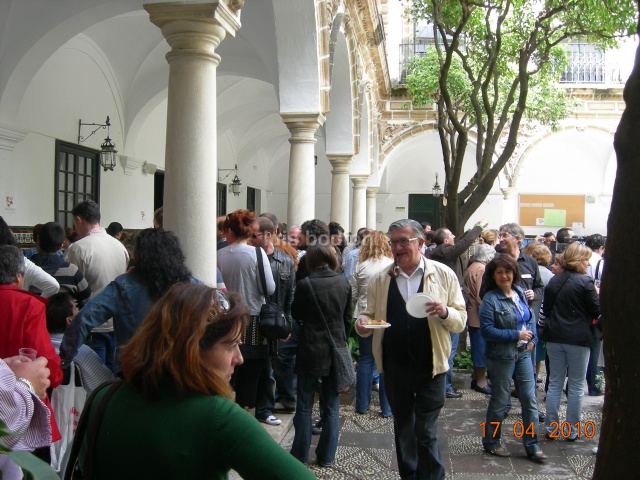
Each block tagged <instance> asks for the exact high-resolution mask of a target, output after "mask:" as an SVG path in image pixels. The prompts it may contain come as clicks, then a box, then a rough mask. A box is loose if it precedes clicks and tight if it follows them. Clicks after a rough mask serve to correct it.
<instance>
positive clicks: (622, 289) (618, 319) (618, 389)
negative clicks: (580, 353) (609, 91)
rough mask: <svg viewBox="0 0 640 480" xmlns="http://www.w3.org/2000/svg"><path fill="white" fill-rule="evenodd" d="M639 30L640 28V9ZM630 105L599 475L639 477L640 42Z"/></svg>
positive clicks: (609, 267)
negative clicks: (639, 133)
mask: <svg viewBox="0 0 640 480" xmlns="http://www.w3.org/2000/svg"><path fill="white" fill-rule="evenodd" d="M638 21H639V26H638V33H639V34H640V11H639V19H638ZM624 100H625V103H626V108H625V111H624V113H623V115H622V118H621V120H620V124H619V125H618V130H617V131H616V134H615V138H614V147H615V151H616V155H617V160H618V170H617V173H616V181H615V185H614V189H613V200H612V202H611V212H610V213H609V220H608V224H607V234H608V237H607V246H606V273H605V275H606V276H605V279H606V280H605V281H604V282H603V284H602V290H601V296H600V298H601V304H602V318H603V328H604V335H605V340H604V356H605V362H606V367H605V379H606V396H605V401H604V414H603V420H602V431H601V432H600V444H599V445H598V456H597V459H596V467H595V471H594V476H593V478H594V479H603V480H604V479H611V478H637V475H639V473H638V472H640V455H639V454H638V427H639V426H640V409H639V408H638V399H639V398H640V368H639V367H638V355H637V349H638V347H639V346H640V322H639V321H638V287H637V285H638V283H637V282H638V281H637V274H638V272H639V271H640V254H639V253H638V250H637V248H636V245H637V242H638V239H639V238H640V222H638V220H637V214H638V212H640V195H638V180H639V179H640V142H638V132H640V48H638V50H637V51H636V58H635V66H634V69H633V71H632V73H631V76H630V77H629V80H627V84H626V86H625V88H624Z"/></svg>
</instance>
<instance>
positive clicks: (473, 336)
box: [449, 327, 487, 368]
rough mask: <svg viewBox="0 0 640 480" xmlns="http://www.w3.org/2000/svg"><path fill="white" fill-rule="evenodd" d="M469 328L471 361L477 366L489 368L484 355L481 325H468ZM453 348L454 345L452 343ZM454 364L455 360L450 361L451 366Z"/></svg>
mask: <svg viewBox="0 0 640 480" xmlns="http://www.w3.org/2000/svg"><path fill="white" fill-rule="evenodd" d="M468 328H469V341H470V342H471V361H472V362H473V366H474V367H476V368H487V362H486V360H485V357H484V349H485V344H484V338H483V337H482V335H481V334H480V327H468ZM451 348H452V349H453V345H451ZM452 365H453V362H451V363H449V367H450V368H451V366H452Z"/></svg>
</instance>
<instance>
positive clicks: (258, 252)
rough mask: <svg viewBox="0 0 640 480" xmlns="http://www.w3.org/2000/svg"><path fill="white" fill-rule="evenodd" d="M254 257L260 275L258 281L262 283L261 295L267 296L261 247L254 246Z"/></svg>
mask: <svg viewBox="0 0 640 480" xmlns="http://www.w3.org/2000/svg"><path fill="white" fill-rule="evenodd" d="M256 257H257V261H258V273H259V275H260V283H261V284H262V296H263V297H264V298H265V300H266V298H267V280H266V278H265V276H264V264H263V263H262V249H261V248H260V247H256Z"/></svg>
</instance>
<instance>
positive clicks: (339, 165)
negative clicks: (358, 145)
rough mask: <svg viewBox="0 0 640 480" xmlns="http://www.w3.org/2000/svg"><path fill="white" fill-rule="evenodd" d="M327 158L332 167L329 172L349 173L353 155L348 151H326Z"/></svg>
mask: <svg viewBox="0 0 640 480" xmlns="http://www.w3.org/2000/svg"><path fill="white" fill-rule="evenodd" d="M327 160H329V163H330V164H331V166H332V167H333V169H332V170H331V173H349V166H350V165H351V162H352V161H353V155H352V154H350V153H327Z"/></svg>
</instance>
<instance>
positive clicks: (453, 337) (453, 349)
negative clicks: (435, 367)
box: [446, 332, 460, 392]
mask: <svg viewBox="0 0 640 480" xmlns="http://www.w3.org/2000/svg"><path fill="white" fill-rule="evenodd" d="M449 337H450V338H451V353H450V354H449V371H448V372H447V375H446V384H447V387H446V389H447V392H450V391H451V390H453V385H451V380H452V379H453V357H455V356H456V351H457V350H458V339H459V338H460V334H459V333H452V332H449Z"/></svg>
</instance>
